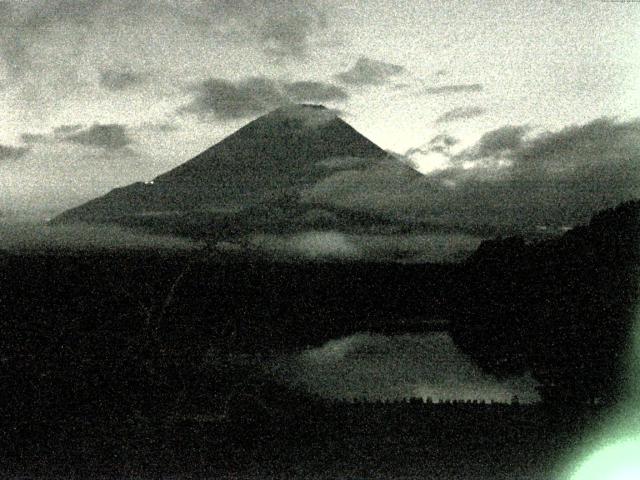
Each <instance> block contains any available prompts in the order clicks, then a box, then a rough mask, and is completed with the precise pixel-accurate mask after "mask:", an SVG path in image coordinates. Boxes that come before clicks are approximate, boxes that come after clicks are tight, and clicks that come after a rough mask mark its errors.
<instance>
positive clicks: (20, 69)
mask: <svg viewBox="0 0 640 480" xmlns="http://www.w3.org/2000/svg"><path fill="white" fill-rule="evenodd" d="M104 3H105V2H104V1H103V0H101V1H97V2H96V1H93V0H52V1H46V2H44V1H37V2H30V3H27V2H25V3H24V4H20V3H15V4H11V3H10V2H9V1H1V2H0V58H2V59H3V60H4V61H5V63H6V65H7V66H8V67H9V70H10V71H11V73H13V74H14V75H15V74H17V75H21V74H22V73H24V72H25V71H26V70H28V69H30V68H31V67H32V54H33V52H32V51H31V48H30V47H31V46H32V44H33V43H34V42H35V41H36V40H38V39H39V38H41V37H42V36H46V35H47V34H48V33H49V31H51V30H53V29H52V28H51V26H52V25H56V24H59V23H65V24H69V25H79V26H87V25H88V24H90V23H91V22H92V20H93V13H94V12H95V11H96V10H97V9H98V8H99V7H100V6H101V5H102V4H104Z"/></svg>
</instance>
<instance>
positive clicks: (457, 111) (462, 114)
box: [436, 107, 485, 123]
mask: <svg viewBox="0 0 640 480" xmlns="http://www.w3.org/2000/svg"><path fill="white" fill-rule="evenodd" d="M484 112H485V109H484V108H482V107H457V108H454V109H451V110H449V111H448V112H445V113H443V114H442V115H440V116H439V117H438V118H437V119H436V123H447V122H453V121H455V120H463V119H467V118H474V117H478V116H480V115H482V114H484Z"/></svg>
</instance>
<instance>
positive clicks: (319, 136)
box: [53, 105, 418, 236]
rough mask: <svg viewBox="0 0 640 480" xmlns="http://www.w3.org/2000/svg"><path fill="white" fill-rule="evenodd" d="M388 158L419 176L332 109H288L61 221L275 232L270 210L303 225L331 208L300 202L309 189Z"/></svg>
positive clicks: (197, 231)
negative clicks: (259, 219)
mask: <svg viewBox="0 0 640 480" xmlns="http://www.w3.org/2000/svg"><path fill="white" fill-rule="evenodd" d="M381 162H383V163H384V162H392V163H394V164H397V165H398V167H399V168H400V169H401V171H402V174H404V175H408V176H417V175H418V174H417V172H415V171H414V170H413V169H411V168H410V167H408V166H406V165H404V164H402V163H401V162H399V161H397V160H395V159H393V158H391V157H390V155H389V154H388V153H387V152H385V151H384V150H382V149H381V148H379V147H378V146H376V145H375V144H373V143H372V142H371V141H369V140H368V139H366V138H365V137H364V136H362V135H361V134H359V133H358V132H357V131H356V130H354V129H353V128H352V127H351V126H349V125H348V124H347V123H346V122H344V121H343V120H341V119H340V118H338V116H337V115H336V114H335V113H334V112H333V111H331V110H328V109H326V108H325V107H322V106H317V105H296V106H289V107H282V108H280V109H277V110H275V111H273V112H271V113H269V114H267V115H264V116H262V117H260V118H258V119H256V120H254V121H252V122H250V123H249V124H247V125H245V126H244V127H242V128H240V129H239V130H238V131H236V132H235V133H233V134H232V135H230V136H228V137H227V138H225V139H224V140H222V141H221V142H219V143H218V144H216V145H214V146H212V147H211V148H209V149H208V150H206V151H204V152H202V153H201V154H199V155H197V156H196V157H194V158H193V159H191V160H189V161H187V162H185V163H183V164H182V165H180V166H178V167H177V168H174V169H173V170H171V171H168V172H166V173H164V174H162V175H160V176H158V177H156V178H155V179H153V181H151V182H146V183H142V182H137V183H134V184H132V185H129V186H126V187H123V188H117V189H115V190H113V191H111V192H109V193H108V194H106V195H104V196H102V197H99V198H97V199H94V200H91V201H89V202H87V203H85V204H83V205H80V206H78V207H76V208H73V209H71V210H68V211H66V212H64V213H62V214H61V215H59V216H58V217H56V218H55V219H54V220H53V223H71V222H88V223H117V224H122V225H127V226H137V227H146V228H148V229H151V230H153V231H159V232H163V233H177V234H181V235H189V236H199V235H203V234H212V235H215V234H216V233H219V231H220V230H221V231H223V235H222V236H224V233H229V231H230V230H234V229H235V230H236V231H239V232H241V231H243V228H245V230H247V229H253V230H255V229H257V230H262V231H265V230H266V231H268V230H269V227H270V225H269V221H267V222H265V221H264V220H263V221H262V222H261V224H258V223H260V222H258V223H256V218H257V217H262V213H263V212H264V210H265V209H266V210H269V209H270V208H271V207H273V208H274V209H278V208H279V209H281V210H282V209H283V208H284V209H285V210H286V211H285V212H284V213H283V215H282V217H283V218H287V219H288V220H289V222H290V223H291V224H294V223H296V221H298V223H300V222H301V219H303V218H304V216H305V214H307V213H308V212H309V211H310V210H318V209H322V208H325V206H322V205H306V206H304V207H300V204H299V202H298V198H299V197H300V195H301V192H303V191H304V190H305V188H308V187H310V186H312V185H314V184H316V183H317V182H319V181H321V180H322V179H324V178H326V177H328V176H330V175H332V174H334V173H336V172H337V171H339V170H341V169H346V168H348V169H349V170H358V169H360V170H362V169H367V168H371V167H375V166H376V165H379V164H380V163H381ZM279 220H280V217H278V218H273V223H277V222H278V221H279ZM281 223H282V222H281ZM303 223H304V222H303ZM225 225H226V227H225ZM274 228H276V229H282V226H281V225H280V226H277V225H276V226H274Z"/></svg>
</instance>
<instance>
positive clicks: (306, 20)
mask: <svg viewBox="0 0 640 480" xmlns="http://www.w3.org/2000/svg"><path fill="white" fill-rule="evenodd" d="M324 27H326V19H325V17H324V15H323V14H322V12H321V11H318V10H316V9H312V8H306V9H302V8H300V7H298V8H295V9H289V10H287V11H281V12H277V13H274V14H271V15H268V16H267V17H266V19H265V20H264V23H263V24H262V25H261V26H260V38H261V40H263V41H264V42H266V46H265V49H264V51H265V53H267V54H269V55H272V56H275V57H292V58H298V59H300V58H304V57H305V56H306V55H307V52H308V49H309V37H310V35H311V34H312V33H313V32H314V31H316V30H318V29H322V28H324Z"/></svg>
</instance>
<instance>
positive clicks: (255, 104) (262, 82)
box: [182, 77, 349, 120]
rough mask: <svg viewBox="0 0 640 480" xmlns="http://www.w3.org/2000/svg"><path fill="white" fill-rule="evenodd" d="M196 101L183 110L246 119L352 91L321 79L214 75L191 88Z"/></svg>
mask: <svg viewBox="0 0 640 480" xmlns="http://www.w3.org/2000/svg"><path fill="white" fill-rule="evenodd" d="M191 90H192V92H193V98H192V100H191V101H190V102H189V103H188V104H187V105H186V106H185V107H183V108H182V112H185V113H194V114H196V115H198V116H200V118H203V119H207V118H209V117H211V116H214V117H215V118H218V119H222V120H230V119H237V118H245V117H249V116H252V115H259V114H261V113H265V112H267V111H269V110H273V109H276V108H278V107H280V106H283V105H289V104H292V103H295V102H325V103H326V102H331V101H342V100H346V99H347V98H348V97H349V95H348V93H347V92H346V91H345V90H344V89H342V88H340V87H338V86H336V85H332V84H330V83H324V82H318V81H296V82H278V81H276V80H272V79H269V78H265V77H251V78H247V79H244V80H240V81H237V82H232V81H229V80H223V79H219V78H210V79H208V80H204V81H202V82H200V83H198V84H195V85H193V86H192V87H191Z"/></svg>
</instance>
